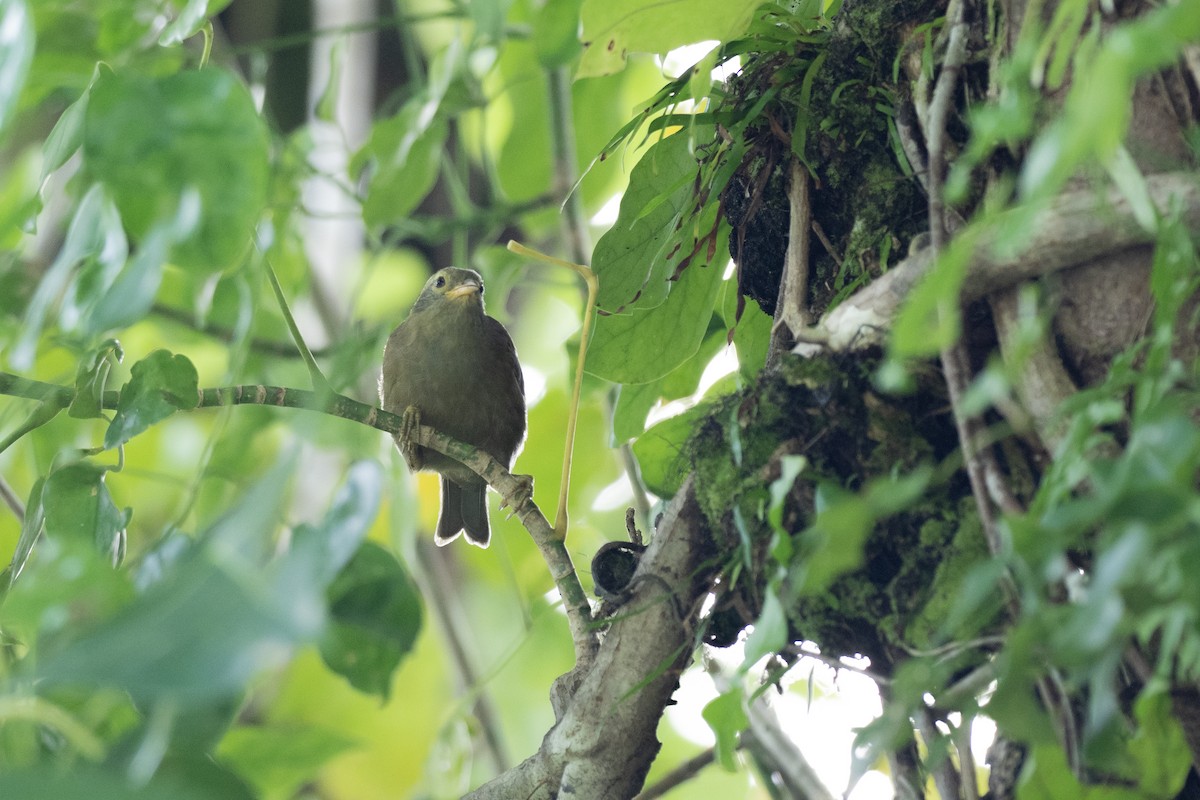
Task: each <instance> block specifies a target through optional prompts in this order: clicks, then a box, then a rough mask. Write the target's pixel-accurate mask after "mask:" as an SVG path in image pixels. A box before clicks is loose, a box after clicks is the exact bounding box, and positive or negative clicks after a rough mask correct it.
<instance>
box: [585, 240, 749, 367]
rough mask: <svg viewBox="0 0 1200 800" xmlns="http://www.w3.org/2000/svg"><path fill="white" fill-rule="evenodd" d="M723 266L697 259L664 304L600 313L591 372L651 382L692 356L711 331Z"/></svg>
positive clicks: (590, 356) (721, 245)
mask: <svg viewBox="0 0 1200 800" xmlns="http://www.w3.org/2000/svg"><path fill="white" fill-rule="evenodd" d="M725 239H726V237H725V235H724V234H722V235H721V236H719V237H718V238H717V244H716V250H717V252H723V251H724V247H725ZM721 271H722V268H721V267H720V266H718V265H717V264H715V263H714V264H708V265H704V264H699V263H693V264H692V266H691V267H689V268H688V269H687V270H685V271H684V273H683V275H682V276H680V278H679V280H678V281H676V283H675V284H674V287H673V288H672V289H671V294H670V295H668V296H667V299H666V301H665V302H663V303H662V304H661V305H659V306H656V307H655V308H649V309H642V308H634V309H632V310H630V311H629V312H627V313H625V314H620V315H613V316H602V317H599V318H598V319H597V320H596V327H595V332H594V333H593V337H592V343H591V345H590V346H589V348H588V355H587V367H586V368H587V371H588V372H590V373H592V374H593V375H597V376H599V377H601V378H604V379H605V380H610V381H613V382H615V383H647V382H649V381H653V380H657V379H658V378H661V377H662V376H663V375H666V374H667V373H668V372H670V371H671V370H673V369H675V368H676V367H678V366H679V365H680V364H682V363H683V362H685V361H687V360H688V359H689V358H691V357H692V356H693V355H694V354H695V353H696V351H697V350H698V349H699V347H700V343H701V341H703V339H704V333H705V331H706V330H708V325H709V320H710V319H711V318H712V311H713V303H714V301H715V300H716V297H717V290H718V289H719V288H720V287H721Z"/></svg>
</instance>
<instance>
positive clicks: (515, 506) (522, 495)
mask: <svg viewBox="0 0 1200 800" xmlns="http://www.w3.org/2000/svg"><path fill="white" fill-rule="evenodd" d="M513 478H514V479H516V481H517V489H516V491H515V492H513V494H512V500H513V502H512V511H510V512H509V514H508V518H509V519H511V518H512V516H513V514H520V513H521V511H522V510H524V508H525V505H526V504H527V503H529V502H530V501H531V500H532V499H533V476H532V475H513ZM508 506H509V502H508V499H507V498H505V499H504V500H501V501H500V507H501V508H507V507H508Z"/></svg>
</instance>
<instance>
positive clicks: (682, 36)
mask: <svg viewBox="0 0 1200 800" xmlns="http://www.w3.org/2000/svg"><path fill="white" fill-rule="evenodd" d="M759 5H760V3H759V2H758V0H661V2H657V3H646V2H644V0H584V2H583V9H582V12H581V16H582V18H583V45H584V51H583V57H582V58H581V59H580V61H579V72H578V75H577V77H580V78H587V77H593V76H596V75H608V74H611V73H613V72H620V71H621V70H622V69H624V67H625V57H626V56H627V55H628V54H629V53H664V54H665V53H666V52H667V51H668V50H673V49H674V48H676V47H679V46H681V45H685V44H694V43H696V42H703V41H706V40H708V39H717V40H719V41H722V42H728V41H730V40H733V39H736V38H738V37H739V36H740V35H741V34H742V33H744V32H745V31H746V29H747V28H748V27H749V26H750V21H751V19H752V18H753V16H754V9H755V8H757V7H758V6H759Z"/></svg>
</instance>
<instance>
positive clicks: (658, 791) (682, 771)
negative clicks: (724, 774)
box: [633, 747, 716, 800]
mask: <svg viewBox="0 0 1200 800" xmlns="http://www.w3.org/2000/svg"><path fill="white" fill-rule="evenodd" d="M714 760H716V750H715V749H714V748H712V747H710V748H708V749H707V750H705V751H704V752H703V753H700V754H699V755H696V756H693V757H692V758H689V759H688V760H687V761H685V762H683V763H682V764H680V765H679V766H678V767H676V768H675V769H673V770H671V771H670V772H668V773H667V774H666V776H665V777H663V778H662V780H660V781H659V782H658V783H656V784H654V785H653V786H651V787H650V788H649V789H647V790H646V791H644V792H642V793H641V794H639V795H638V796H637V797H635V798H633V800H655V798H658V797H663V796H665V795H666V793H667V792H669V791H671V790H672V789H674V788H675V787H676V786H682V785H683V784H685V783H687V782H688V781H690V780H691V779H692V778H694V777H696V775H697V774H698V773H699V772H700V770H702V769H704V768H705V767H707V766H708V765H709V764H711V763H713V761H714Z"/></svg>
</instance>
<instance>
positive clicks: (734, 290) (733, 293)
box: [721, 278, 774, 381]
mask: <svg viewBox="0 0 1200 800" xmlns="http://www.w3.org/2000/svg"><path fill="white" fill-rule="evenodd" d="M721 294H722V300H721V317H722V318H723V319H724V320H725V324H726V325H727V326H729V327H731V328H732V327H733V326H734V325H735V324H736V325H737V327H736V328H734V330H733V346H734V348H735V349H736V350H737V357H738V374H739V375H741V376H742V379H743V380H746V381H749V380H752V379H753V378H754V376H755V375H757V374H758V373H759V371H760V370H761V369H762V368H763V365H765V364H766V363H767V350H768V349H769V348H770V346H771V326H772V324H774V320H772V319H771V315H770V314H767V313H766V312H765V311H763V310H762V308H760V307H759V305H758V303H755V302H753V301H748V302H747V303H746V306H745V308H743V309H742V318H741V319H740V320H736V318H737V302H738V285H737V280H736V279H733V278H731V279H729V280H727V281H725V282H724V283H723V284H722V289H721ZM735 320H736V323H735Z"/></svg>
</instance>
